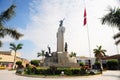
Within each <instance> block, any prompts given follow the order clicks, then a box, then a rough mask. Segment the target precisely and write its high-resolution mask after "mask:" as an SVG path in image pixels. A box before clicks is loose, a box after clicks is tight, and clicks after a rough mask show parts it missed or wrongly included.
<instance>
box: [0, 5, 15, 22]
mask: <svg viewBox="0 0 120 80" xmlns="http://www.w3.org/2000/svg"><path fill="white" fill-rule="evenodd" d="M15 7H16V6H15V5H14V4H13V5H11V6H10V7H9V8H8V9H7V10H5V11H4V12H2V13H1V15H0V23H2V22H5V21H8V20H10V19H11V18H12V17H13V15H15V11H14V9H15Z"/></svg>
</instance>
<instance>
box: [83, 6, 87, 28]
mask: <svg viewBox="0 0 120 80" xmlns="http://www.w3.org/2000/svg"><path fill="white" fill-rule="evenodd" d="M86 23H87V13H86V8H85V9H84V22H83V25H84V26H85V25H86Z"/></svg>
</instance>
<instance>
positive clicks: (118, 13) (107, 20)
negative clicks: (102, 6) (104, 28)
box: [101, 8, 120, 45]
mask: <svg viewBox="0 0 120 80" xmlns="http://www.w3.org/2000/svg"><path fill="white" fill-rule="evenodd" d="M109 11H110V12H109V13H108V14H106V15H105V16H103V17H102V19H101V22H102V24H108V25H110V26H114V27H117V28H118V29H119V31H120V8H114V9H112V8H109ZM119 38H120V32H119V33H117V34H116V35H115V36H114V39H118V40H117V41H116V43H115V44H116V45H118V44H119V43H120V39H119Z"/></svg>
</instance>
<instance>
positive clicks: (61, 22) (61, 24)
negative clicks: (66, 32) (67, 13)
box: [59, 19, 65, 27]
mask: <svg viewBox="0 0 120 80" xmlns="http://www.w3.org/2000/svg"><path fill="white" fill-rule="evenodd" d="M64 20H65V19H63V20H60V24H59V26H60V27H61V26H63V21H64Z"/></svg>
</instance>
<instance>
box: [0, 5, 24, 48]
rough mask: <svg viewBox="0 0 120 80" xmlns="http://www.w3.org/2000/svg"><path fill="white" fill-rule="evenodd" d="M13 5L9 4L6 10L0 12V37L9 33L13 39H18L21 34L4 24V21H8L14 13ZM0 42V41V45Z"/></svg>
mask: <svg viewBox="0 0 120 80" xmlns="http://www.w3.org/2000/svg"><path fill="white" fill-rule="evenodd" d="M15 7H16V6H15V5H11V6H10V7H9V8H8V9H7V10H5V11H4V12H2V13H1V14H0V38H4V37H5V36H6V35H9V36H10V37H12V38H13V39H15V40H18V39H19V38H20V37H22V36H23V34H21V33H19V32H17V31H16V30H15V29H12V28H9V27H6V26H5V23H6V22H7V21H9V20H10V19H11V18H12V17H13V16H14V14H15V11H14V9H15ZM1 46H2V42H1V41H0V47H1Z"/></svg>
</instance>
